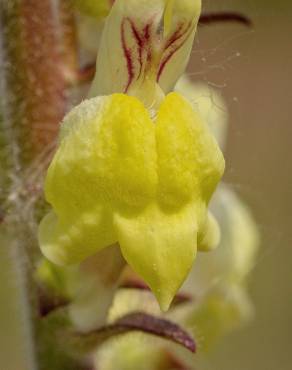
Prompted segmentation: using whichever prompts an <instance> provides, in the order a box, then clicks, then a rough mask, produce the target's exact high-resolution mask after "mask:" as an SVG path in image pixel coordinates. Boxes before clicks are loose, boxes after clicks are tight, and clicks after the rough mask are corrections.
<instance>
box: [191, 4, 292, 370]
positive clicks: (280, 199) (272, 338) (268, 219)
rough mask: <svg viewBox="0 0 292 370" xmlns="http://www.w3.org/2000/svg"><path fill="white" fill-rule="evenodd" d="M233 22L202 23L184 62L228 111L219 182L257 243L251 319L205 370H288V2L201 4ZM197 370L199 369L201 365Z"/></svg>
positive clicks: (291, 100)
mask: <svg viewBox="0 0 292 370" xmlns="http://www.w3.org/2000/svg"><path fill="white" fill-rule="evenodd" d="M203 4H204V10H218V11H223V10H237V11H241V12H243V13H245V14H247V15H249V16H250V17H251V18H252V20H253V22H254V28H253V30H247V29H245V28H244V27H242V26H239V25H228V24H224V25H222V24H221V25H212V26H206V27H201V28H200V30H199V35H198V41H197V44H196V45H195V49H194V52H193V56H192V62H191V65H190V66H189V74H191V76H192V77H193V79H194V80H205V81H206V82H208V83H210V84H211V86H215V87H218V88H220V90H221V91H222V94H223V96H224V97H225V98H226V101H227V104H228V109H229V112H230V131H229V137H228V144H227V171H226V177H225V180H226V181H227V182H228V183H230V184H231V185H232V186H233V188H234V189H235V190H236V191H237V192H238V193H239V194H240V195H241V196H242V198H243V199H245V200H246V202H247V203H248V204H249V205H250V207H251V209H252V210H253V213H254V216H255V219H256V221H257V224H258V226H259V228H260V231H261V234H262V245H261V250H260V255H259V258H258V261H257V265H256V268H255V271H254V272H253V274H252V276H251V279H250V287H251V295H252V299H253V301H254V303H255V306H256V312H255V318H254V320H253V321H252V322H251V323H250V324H249V325H248V326H247V327H245V328H243V329H241V330H240V331H238V332H235V333H234V334H232V335H230V336H229V337H227V338H226V339H225V340H224V341H222V342H221V343H220V344H219V345H218V346H217V347H216V349H215V350H214V351H213V352H212V353H211V354H210V360H209V361H208V364H206V369H208V370H209V369H212V370H276V369H277V370H291V369H292V353H291V349H290V346H291V343H292V223H291V214H292V160H291V159H292V156H291V147H292V119H291V117H292V91H291V82H292V48H291V37H292V2H291V0H290V1H283V0H280V1H272V0H224V1H220V2H219V1H213V0H205V1H203ZM200 370H204V369H200Z"/></svg>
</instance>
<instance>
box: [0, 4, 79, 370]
mask: <svg viewBox="0 0 292 370" xmlns="http://www.w3.org/2000/svg"><path fill="white" fill-rule="evenodd" d="M62 3H66V1H65V0H64V1H63V2H62ZM62 3H59V2H58V1H54V0H42V1H39V0H0V34H1V36H0V37H1V38H0V42H1V53H0V58H1V70H0V72H1V79H0V83H1V86H0V87H1V108H0V112H1V116H2V117H3V122H2V127H3V130H2V131H3V135H2V136H3V138H2V140H4V141H5V142H6V143H9V147H7V151H6V152H5V156H7V158H9V159H10V161H9V166H8V167H7V166H6V167H5V171H6V176H5V177H7V178H9V180H10V181H5V185H3V186H5V187H6V189H5V190H4V191H2V193H3V194H5V200H4V201H3V200H2V204H1V213H3V217H1V219H2V218H3V220H2V232H1V237H2V239H3V238H4V236H3V234H5V235H8V236H7V237H6V236H5V240H6V238H8V240H9V242H5V243H2V241H1V244H3V245H1V247H3V249H4V251H3V255H1V260H0V262H1V263H4V264H5V261H6V260H7V259H8V260H9V269H8V270H9V276H8V279H9V281H8V285H9V284H10V285H11V286H13V287H14V288H13V295H12V298H11V305H12V306H13V305H14V306H18V308H15V315H16V316H15V317H17V318H18V319H19V320H21V322H23V323H24V325H22V326H20V328H19V335H20V336H19V341H21V342H23V345H24V346H25V347H26V350H25V353H26V356H25V358H23V362H22V363H21V364H18V367H17V369H18V370H34V369H48V367H46V364H45V361H46V358H45V356H43V355H42V354H43V353H46V352H48V353H50V352H52V351H54V349H52V348H50V349H44V348H43V346H46V345H47V344H48V341H46V339H45V336H46V333H45V332H44V330H43V329H42V324H41V320H40V318H39V307H38V295H37V288H36V284H35V280H34V266H35V261H36V258H37V257H38V247H37V240H36V224H37V215H36V211H37V209H38V206H37V205H36V201H37V200H38V199H39V193H40V192H39V189H41V183H42V177H43V173H44V170H45V168H46V166H47V163H48V161H49V158H50V153H51V152H52V151H53V149H54V144H55V140H56V136H57V132H58V127H59V123H60V121H61V119H62V118H63V116H64V114H65V111H66V106H67V98H66V76H65V73H64V70H65V69H64V64H66V63H67V60H69V59H70V58H72V60H74V58H75V56H74V55H75V53H76V50H75V49H74V45H73V43H72V44H70V47H71V49H70V47H69V45H68V44H66V43H65V41H64V40H65V39H66V37H67V36H68V35H69V33H70V32H71V30H70V26H68V25H67V26H66V35H67V36H66V37H65V36H64V29H63V21H64V19H66V22H68V16H69V15H68V14H67V13H66V14H65V11H66V8H65V7H64V8H62V7H61V5H60V4H62ZM61 12H63V13H64V14H63V15H62V14H61ZM66 24H67V23H66ZM71 26H72V27H73V24H71ZM73 33H74V32H73V31H72V34H73ZM63 43H64V45H65V44H66V45H65V46H63ZM69 53H72V55H73V56H72V57H69ZM65 55H66V58H65ZM7 268H8V267H7ZM3 294H5V292H4V291H3ZM6 294H9V290H7V292H6ZM2 299H3V300H2ZM1 301H2V302H5V297H4V298H3V297H1ZM22 329H23V330H22ZM8 331H9V329H8ZM8 331H7V333H8ZM17 340H18V339H17V338H15V341H16V343H17ZM49 345H50V346H52V345H54V343H52V342H50V343H49ZM14 351H17V349H14V348H13V347H11V354H10V356H11V358H13V352H14ZM1 368H2V367H1ZM5 369H9V367H8V365H7V367H5ZM62 369H63V368H62ZM54 370H57V368H54Z"/></svg>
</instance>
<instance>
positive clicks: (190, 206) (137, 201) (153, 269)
mask: <svg viewBox="0 0 292 370" xmlns="http://www.w3.org/2000/svg"><path fill="white" fill-rule="evenodd" d="M168 3H169V4H171V5H173V6H174V5H176V4H177V8H174V9H176V10H177V13H174V12H173V10H174V9H173V8H172V9H171V11H170V10H169V9H168V8H167V7H166V6H165V1H158V0H156V1H154V0H152V1H148V0H147V2H145V1H139V2H137V0H136V1H133V0H127V1H125V0H116V2H115V5H114V6H113V8H112V11H111V13H110V16H109V18H108V21H107V25H106V27H105V30H104V34H103V41H102V43H103V42H105V40H106V39H107V38H108V37H109V35H110V31H109V29H110V27H111V26H115V27H116V28H117V29H119V32H120V33H119V38H118V39H117V38H116V36H117V35H116V36H115V32H116V31H115V28H114V27H113V28H112V32H113V39H112V40H113V45H112V50H114V51H115V50H117V49H119V48H120V47H121V48H122V49H123V50H124V56H121V58H122V60H123V61H124V63H122V61H120V60H119V59H118V58H119V55H115V56H114V57H112V59H109V60H108V61H107V64H106V65H103V67H102V68H103V69H102V70H103V72H104V73H103V74H100V73H101V72H98V73H97V74H98V76H99V77H97V78H96V80H95V83H94V88H95V87H96V86H98V89H99V93H100V94H106V95H107V96H99V97H93V98H91V99H89V100H87V101H84V102H83V103H82V104H80V105H79V106H78V107H76V108H75V109H73V111H72V112H70V113H69V114H68V115H67V117H66V118H65V119H64V122H63V124H62V128H61V134H60V143H59V147H58V150H57V152H56V154H55V157H54V159H53V161H52V163H51V165H50V167H49V170H48V174H47V179H46V185H45V194H46V199H47V201H48V202H49V203H50V204H51V205H52V208H53V210H52V211H51V212H50V213H49V214H48V215H47V216H46V217H45V218H44V219H43V221H42V223H41V225H40V230H39V241H40V246H41V249H42V251H43V253H44V254H45V255H46V256H47V257H48V258H49V259H50V260H52V261H53V262H55V263H56V264H74V263H78V262H80V261H82V260H83V259H85V258H86V257H88V256H91V255H93V254H95V253H96V252H97V251H99V250H101V249H102V248H104V247H107V246H109V245H112V244H114V243H116V242H118V243H119V245H120V248H121V251H122V253H123V256H124V258H125V259H126V260H127V262H128V263H129V264H130V265H131V266H132V268H133V269H134V270H135V271H136V272H137V273H138V274H139V275H140V276H142V277H143V278H144V279H145V281H146V282H147V283H148V284H149V286H150V287H151V289H152V290H153V292H154V293H155V295H156V297H157V299H158V301H159V303H160V306H161V308H162V309H163V310H166V309H167V308H168V306H169V304H170V302H171V300H172V298H173V296H174V295H175V293H176V291H177V290H178V289H179V287H180V286H181V284H182V283H183V281H184V279H185V278H186V276H187V274H188V272H189V270H190V268H191V266H192V263H193V261H194V259H195V256H196V251H197V249H198V248H199V249H204V250H205V249H210V248H213V247H214V244H216V242H217V241H218V227H217V225H216V223H215V221H214V219H213V218H212V216H209V214H208V211H207V205H208V202H209V200H210V197H211V195H212V193H213V192H214V190H215V188H216V185H217V183H218V182H219V180H220V178H221V176H222V174H223V170H224V159H223V156H222V153H221V152H220V149H219V148H218V146H217V144H216V142H215V140H214V138H213V136H212V134H211V133H210V132H209V129H208V127H207V126H206V125H205V123H204V122H202V120H201V118H200V116H199V115H198V114H197V113H196V112H195V111H194V110H193V108H192V106H191V105H190V104H189V103H188V102H187V101H186V100H185V99H184V98H183V97H182V96H181V95H179V94H177V93H170V94H168V95H167V96H166V97H165V96H164V91H166V90H167V89H166V85H165V84H164V83H163V82H161V83H160V82H159V81H160V79H159V77H160V76H161V75H163V73H164V64H163V72H162V71H161V65H162V64H161V63H162V61H163V60H164V58H165V54H164V53H163V52H157V53H156V52H155V53H154V54H153V59H151V58H150V57H149V58H150V59H149V60H148V59H147V58H146V59H145V63H146V64H145V65H144V62H143V61H142V60H144V59H143V58H144V57H143V56H141V58H140V54H139V53H138V54H133V55H132V57H131V58H132V59H131V60H132V64H131V65H132V66H134V67H135V68H136V67H137V66H138V65H140V66H141V68H142V67H143V68H144V67H145V68H146V67H147V68H146V69H145V70H144V69H143V72H142V71H141V74H137V75H135V74H134V75H132V74H131V73H130V72H129V65H128V64H127V62H128V61H129V60H128V59H127V53H125V50H130V49H129V48H128V46H125V45H126V44H127V42H131V40H129V39H128V41H127V42H123V41H122V40H123V37H121V32H122V33H123V31H121V27H122V25H123V23H124V20H125V19H133V22H134V21H135V22H134V23H133V24H136V25H137V27H138V29H140V28H139V27H140V26H143V24H144V23H143V22H146V23H145V24H146V25H147V24H148V23H147V22H149V19H152V20H153V18H150V15H153V14H154V15H155V17H156V16H157V15H156V13H155V12H154V10H155V9H156V11H158V10H159V11H160V13H159V14H160V21H161V16H163V17H164V22H165V27H164V29H163V30H162V31H161V32H162V35H166V37H173V32H176V31H175V30H176V26H177V22H178V19H180V20H184V19H185V20H188V17H189V16H190V15H189V13H190V9H193V10H194V7H193V5H192V6H185V7H184V6H183V4H185V5H186V4H187V3H188V4H194V3H195V10H196V9H198V4H199V3H200V2H193V1H192V2H190V1H182V2H177V1H170V2H168ZM169 4H168V5H167V6H170V5H169ZM178 4H179V5H178ZM130 5H132V6H130ZM142 5H143V6H144V7H142V8H141V6H142ZM146 5H147V6H146ZM135 9H136V13H137V14H136V13H135ZM183 11H185V12H187V13H184V12H183ZM153 12H154V13H153ZM142 14H143V17H142ZM126 15H127V16H126ZM135 16H137V17H138V18H135ZM155 17H154V19H156V18H155ZM190 19H191V20H193V19H195V20H194V21H192V22H191V24H192V25H193V26H192V28H191V30H193V29H195V25H196V21H197V19H198V14H197V12H194V11H193V13H192V17H191V18H190ZM136 21H137V22H136ZM141 22H142V23H143V24H142V23H141ZM154 23H155V22H154ZM131 24H132V23H130V25H131ZM151 24H152V23H151ZM127 25H128V23H127ZM131 27H132V26H131ZM153 27H154V26H153ZM155 27H158V23H157V24H156V23H155ZM155 27H154V28H152V26H151V27H150V31H151V32H150V31H149V32H150V35H152V32H153V31H154V30H156V33H155V34H153V35H152V36H153V37H154V39H153V40H152V41H151V43H149V45H148V43H147V48H146V49H147V50H148V51H153V50H156V51H157V50H160V49H159V48H161V43H162V41H161V40H160V39H159V41H157V40H156V38H157V37H158V36H157V32H158V31H157V29H156V28H155ZM173 27H174V28H173ZM191 32H193V31H191ZM130 35H131V37H134V38H136V36H133V33H131V34H130ZM152 36H151V37H152ZM189 36H190V34H188V36H187V39H188V37H189ZM151 37H150V38H151ZM107 40H108V44H109V43H110V41H111V39H107ZM165 40H166V39H165ZM165 40H164V42H163V45H164V46H163V50H165V42H166V41H165ZM182 40H184V41H186V38H183V39H182ZM169 42H170V41H169ZM182 42H183V41H182ZM108 44H107V45H106V46H104V48H103V47H102V46H101V53H99V58H98V62H97V64H99V62H100V60H102V61H103V63H105V62H106V58H105V55H108V50H109V48H110V45H108ZM121 44H122V46H121ZM127 45H128V44H127ZM182 45H183V44H182ZM156 46H157V47H156ZM186 48H187V52H186V51H185V50H183V52H181V54H180V57H182V55H185V54H187V55H189V51H190V48H189V45H188V42H187V41H186ZM182 49H184V45H183V47H182ZM131 50H132V49H131ZM143 50H144V49H143ZM143 50H142V51H141V52H142V54H143V53H144V51H143ZM161 50H162V49H161ZM104 54H105V55H104ZM154 56H155V57H154ZM158 56H159V58H160V62H158V59H157V58H158ZM135 57H137V59H135ZM114 60H115V63H114ZM183 60H184V58H183ZM167 62H169V63H170V67H169V68H171V70H173V71H174V70H176V69H177V68H178V70H177V73H178V75H179V70H180V68H179V66H177V63H178V62H177V60H176V59H173V60H171V58H169V59H168V60H167ZM172 63H173V64H172ZM101 65H102V64H101ZM134 67H133V68H134ZM110 68H111V69H110ZM146 70H147V71H146ZM110 71H112V72H111V74H112V76H111V75H110ZM153 71H154V72H153ZM155 71H156V72H155ZM125 72H128V75H127V76H128V77H126V78H124V77H125V76H124V74H125ZM165 73H166V75H168V74H169V73H170V70H168V69H166V71H165ZM178 75H177V76H178ZM129 76H130V77H131V78H132V79H131V80H129ZM133 76H134V77H133ZM153 76H154V77H155V76H156V77H155V78H154V80H153ZM168 82H169V83H171V84H173V83H175V81H174V75H173V76H172V78H171V79H170V80H169V81H168ZM165 89H166V90H165ZM93 90H94V89H93ZM115 91H117V92H124V93H118V94H116V93H114V92H115ZM158 91H159V93H158V94H157V92H158ZM126 93H127V94H129V95H127V94H126ZM94 95H95V94H94ZM130 95H133V96H130ZM150 97H151V99H154V103H155V104H151V105H149V102H150V101H151V99H150Z"/></svg>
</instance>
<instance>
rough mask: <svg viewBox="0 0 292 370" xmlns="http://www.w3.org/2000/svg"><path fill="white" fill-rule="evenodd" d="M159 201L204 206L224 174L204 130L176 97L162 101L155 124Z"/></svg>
mask: <svg viewBox="0 0 292 370" xmlns="http://www.w3.org/2000/svg"><path fill="white" fill-rule="evenodd" d="M156 136H157V151H158V172H159V185H160V189H159V190H160V192H159V197H160V201H162V202H163V203H164V204H166V205H169V206H174V207H175V206H176V205H181V204H182V203H184V202H187V201H188V200H190V199H193V200H195V201H198V202H204V203H206V204H207V203H208V202H209V199H210V196H211V195H212V193H213V192H214V190H215V188H216V186H217V184H218V182H219V180H220V178H221V176H222V174H223V171H224V158H223V155H222V153H221V151H220V149H219V148H218V145H217V143H216V142H215V140H214V138H213V136H212V135H211V133H210V131H209V129H208V127H207V126H206V125H205V124H204V123H203V122H202V121H201V118H200V116H199V115H198V114H197V113H196V112H195V111H194V110H193V108H192V106H191V105H190V103H189V102H188V101H187V100H185V99H184V98H183V97H182V96H181V95H179V94H177V93H171V94H169V95H168V96H167V97H166V98H165V100H164V101H163V103H162V105H161V107H160V110H159V112H158V117H157V120H156Z"/></svg>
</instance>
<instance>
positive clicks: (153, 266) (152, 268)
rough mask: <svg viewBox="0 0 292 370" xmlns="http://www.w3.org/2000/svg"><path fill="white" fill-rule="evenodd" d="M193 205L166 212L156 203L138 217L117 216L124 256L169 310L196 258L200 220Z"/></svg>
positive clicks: (118, 233) (115, 217)
mask: <svg viewBox="0 0 292 370" xmlns="http://www.w3.org/2000/svg"><path fill="white" fill-rule="evenodd" d="M194 208H195V207H194V206H193V205H190V206H187V207H185V208H182V209H181V210H180V211H175V212H164V211H162V210H161V209H160V208H159V207H157V205H155V204H153V205H151V206H149V207H148V208H147V209H145V210H144V211H143V212H142V213H141V214H139V215H137V216H136V215H129V214H123V213H118V214H116V215H115V216H114V220H115V221H114V222H115V227H116V232H117V235H118V239H119V242H120V246H121V249H122V253H123V255H124V257H125V259H126V260H127V262H128V263H129V264H130V266H132V268H133V269H134V270H135V271H136V272H137V273H138V274H139V275H140V276H142V277H143V278H144V279H145V281H146V282H147V283H148V284H149V286H150V288H151V289H152V291H153V292H154V294H155V296H156V298H157V300H158V302H159V304H160V307H161V309H162V310H164V311H166V310H167V309H168V307H169V305H170V303H171V301H172V299H173V297H174V295H175V294H176V292H177V291H178V289H179V288H180V286H181V284H182V283H183V281H184V279H185V278H186V276H187V274H188V272H189V270H190V268H191V266H192V264H193V261H194V259H195V256H196V244H197V220H196V218H195V215H196V211H195V209H194Z"/></svg>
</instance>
